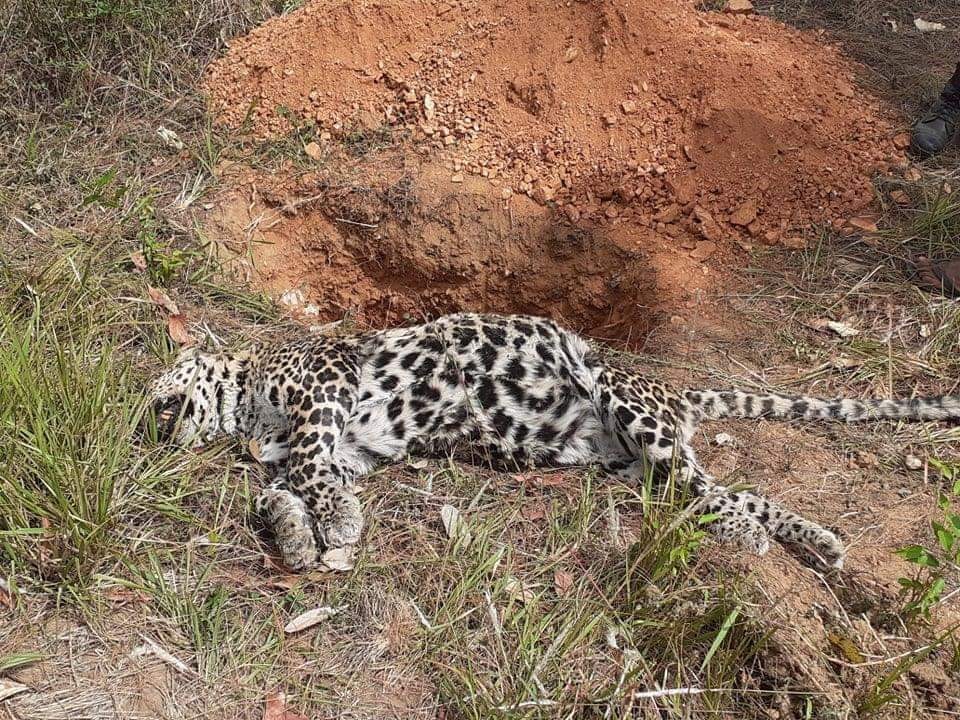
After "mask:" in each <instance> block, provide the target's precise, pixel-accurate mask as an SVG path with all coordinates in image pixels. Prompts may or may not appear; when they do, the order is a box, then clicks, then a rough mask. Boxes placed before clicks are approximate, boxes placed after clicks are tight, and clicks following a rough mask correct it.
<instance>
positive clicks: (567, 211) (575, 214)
mask: <svg viewBox="0 0 960 720" xmlns="http://www.w3.org/2000/svg"><path fill="white" fill-rule="evenodd" d="M563 214H564V215H566V216H567V220H569V221H570V222H572V223H575V222H577V220H579V219H580V211H579V210H578V209H577V207H576V206H575V205H567V206H566V207H564V208H563Z"/></svg>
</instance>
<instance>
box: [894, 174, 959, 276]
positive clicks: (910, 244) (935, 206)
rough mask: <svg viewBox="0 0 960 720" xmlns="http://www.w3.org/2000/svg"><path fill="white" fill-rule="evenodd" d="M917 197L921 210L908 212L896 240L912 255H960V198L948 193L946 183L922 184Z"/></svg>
mask: <svg viewBox="0 0 960 720" xmlns="http://www.w3.org/2000/svg"><path fill="white" fill-rule="evenodd" d="M913 194H914V196H916V199H917V200H918V207H916V208H915V209H914V210H911V211H908V213H907V223H906V224H905V225H904V226H903V227H902V228H898V229H897V230H896V231H895V232H894V233H893V236H894V239H895V240H896V241H897V242H898V243H899V244H900V245H901V246H902V247H904V248H905V249H907V250H908V251H909V252H910V253H911V254H912V255H925V256H927V257H930V258H934V259H946V258H951V257H955V256H956V255H958V254H960V241H958V238H960V197H958V196H957V194H956V193H954V192H950V193H948V192H946V191H945V187H944V183H943V182H942V181H937V182H934V183H931V182H929V181H927V182H923V183H918V184H916V185H915V186H914V193H913Z"/></svg>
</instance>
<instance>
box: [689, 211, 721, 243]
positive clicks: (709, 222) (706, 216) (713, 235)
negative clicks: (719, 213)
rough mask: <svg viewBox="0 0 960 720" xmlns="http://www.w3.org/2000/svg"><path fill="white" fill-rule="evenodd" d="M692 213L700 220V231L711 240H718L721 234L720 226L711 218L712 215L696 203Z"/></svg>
mask: <svg viewBox="0 0 960 720" xmlns="http://www.w3.org/2000/svg"><path fill="white" fill-rule="evenodd" d="M693 214H694V216H696V218H697V220H699V221H700V233H701V234H702V235H703V236H704V237H705V238H706V239H707V240H710V241H711V242H714V243H715V242H718V241H719V240H720V237H721V235H722V233H721V231H720V226H719V225H717V221H716V220H714V219H713V215H711V214H710V212H709V211H708V210H706V209H705V208H702V207H700V206H699V205H697V206H696V207H694V208H693Z"/></svg>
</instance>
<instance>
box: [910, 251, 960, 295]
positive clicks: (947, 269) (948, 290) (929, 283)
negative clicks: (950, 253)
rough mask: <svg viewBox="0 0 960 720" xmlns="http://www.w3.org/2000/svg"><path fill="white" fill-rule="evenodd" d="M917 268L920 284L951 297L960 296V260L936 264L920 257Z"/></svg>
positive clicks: (954, 259) (955, 259)
mask: <svg viewBox="0 0 960 720" xmlns="http://www.w3.org/2000/svg"><path fill="white" fill-rule="evenodd" d="M916 267H917V274H918V276H919V277H918V284H920V285H923V286H925V287H926V288H928V289H929V290H935V291H938V292H941V293H943V294H944V295H949V296H950V297H957V296H960V258H953V259H952V260H947V261H945V262H938V263H935V262H931V261H930V260H929V259H928V258H925V257H923V256H920V257H919V258H917V261H916Z"/></svg>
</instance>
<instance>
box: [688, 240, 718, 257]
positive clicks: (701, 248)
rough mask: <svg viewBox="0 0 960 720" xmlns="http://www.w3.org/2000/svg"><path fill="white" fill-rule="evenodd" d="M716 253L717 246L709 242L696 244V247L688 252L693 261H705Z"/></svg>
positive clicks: (704, 241)
mask: <svg viewBox="0 0 960 720" xmlns="http://www.w3.org/2000/svg"><path fill="white" fill-rule="evenodd" d="M716 251H717V244H716V243H715V242H711V241H710V240H703V241H701V242H698V243H697V246H696V247H695V248H694V249H693V250H691V251H690V257H692V258H693V259H694V260H700V261H703V260H706V259H707V258H709V257H710V256H711V255H713V254H714V253H715V252H716Z"/></svg>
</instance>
